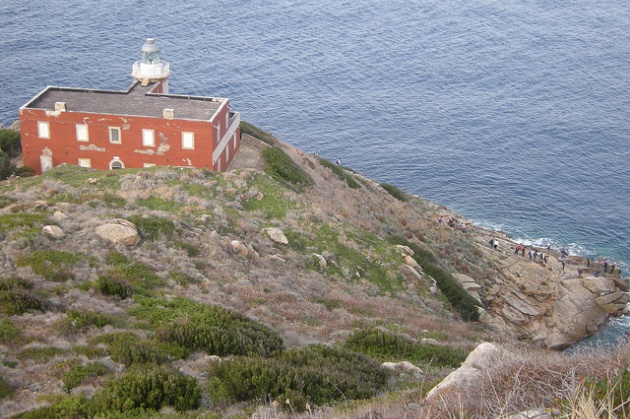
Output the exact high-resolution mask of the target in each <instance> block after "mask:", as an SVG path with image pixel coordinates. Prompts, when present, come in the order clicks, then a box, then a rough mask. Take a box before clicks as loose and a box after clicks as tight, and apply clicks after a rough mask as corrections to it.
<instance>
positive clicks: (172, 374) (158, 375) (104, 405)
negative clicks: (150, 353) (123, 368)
mask: <svg viewBox="0 0 630 419" xmlns="http://www.w3.org/2000/svg"><path fill="white" fill-rule="evenodd" d="M95 398H96V403H97V404H98V405H99V410H100V411H102V412H104V411H108V410H110V411H111V410H113V411H117V412H121V413H124V412H132V411H134V410H136V409H149V410H156V411H157V410H160V409H162V408H163V407H166V406H170V407H172V408H174V409H175V410H176V411H179V412H183V411H187V410H192V409H196V408H198V407H199V406H200V405H201V388H200V387H199V384H198V383H197V380H195V379H194V378H192V377H189V376H187V375H184V374H182V373H181V372H179V371H172V370H169V369H167V368H164V367H159V366H134V367H132V368H131V369H130V370H129V371H127V372H126V373H125V374H124V375H123V376H122V377H121V378H119V379H115V380H111V381H109V382H108V383H107V386H106V388H105V389H104V391H102V392H99V393H98V394H97V395H96V396H95Z"/></svg>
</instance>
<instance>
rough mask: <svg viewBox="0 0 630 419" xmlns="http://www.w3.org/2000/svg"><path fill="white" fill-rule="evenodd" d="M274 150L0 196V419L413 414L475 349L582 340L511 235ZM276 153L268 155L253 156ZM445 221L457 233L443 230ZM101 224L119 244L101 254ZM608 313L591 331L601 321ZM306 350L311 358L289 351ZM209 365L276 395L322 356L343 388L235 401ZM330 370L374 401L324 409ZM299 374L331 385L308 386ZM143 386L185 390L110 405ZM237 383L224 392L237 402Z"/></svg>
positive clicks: (1, 188) (255, 144)
mask: <svg viewBox="0 0 630 419" xmlns="http://www.w3.org/2000/svg"><path fill="white" fill-rule="evenodd" d="M266 141H267V142H266V143H265V142H260V141H259V140H256V139H254V138H248V139H247V140H246V141H244V143H243V144H244V145H243V150H242V152H241V156H239V159H238V160H237V161H236V163H235V164H234V165H233V167H232V168H231V171H229V172H226V173H215V172H208V171H203V170H199V169H192V168H161V167H155V168H148V169H137V170H118V171H112V172H99V171H93V170H90V169H85V168H79V167H74V166H60V167H57V168H55V169H53V170H51V171H49V172H47V173H45V174H44V175H42V176H38V177H33V178H24V179H12V180H9V181H5V182H3V183H2V184H1V185H0V239H1V242H0V243H2V249H3V251H2V254H0V299H1V300H0V302H1V303H2V306H1V307H2V315H3V318H2V319H1V323H0V344H1V346H0V356H1V357H2V365H0V378H1V380H0V389H2V388H4V389H6V394H7V395H8V396H7V397H4V398H3V399H2V401H1V402H0V403H1V404H0V409H1V412H2V414H3V416H8V415H11V414H16V413H19V412H26V411H34V412H36V411H37V410H34V409H36V408H39V409H40V410H39V411H40V412H45V413H50V414H55V415H58V414H59V412H61V411H65V410H63V409H70V411H72V409H75V410H74V411H75V412H82V413H79V414H78V415H79V416H80V415H81V414H84V415H91V414H94V412H101V413H102V412H103V411H114V412H120V414H122V415H126V414H129V412H134V414H139V415H145V414H147V412H148V411H153V410H152V409H158V410H159V409H160V408H161V409H167V413H168V412H170V414H174V413H173V410H172V409H175V410H176V411H180V412H183V411H189V410H191V409H192V411H193V412H206V413H208V412H214V413H215V414H218V415H225V414H226V412H229V411H230V409H232V410H234V409H236V410H234V411H240V412H244V414H248V415H250V414H251V413H252V412H253V411H254V410H255V409H256V406H259V405H266V406H267V407H268V409H276V408H277V405H276V404H274V403H271V401H273V399H274V398H275V399H276V400H282V401H284V399H285V398H287V399H291V400H293V402H292V403H293V404H291V403H288V405H285V406H284V411H286V412H295V411H299V410H302V411H303V410H309V411H310V409H314V408H315V406H317V407H318V408H320V409H321V408H323V406H325V405H333V406H334V405H335V403H336V402H337V401H340V400H347V399H369V398H372V397H375V396H376V395H378V394H385V393H387V392H393V394H397V392H398V391H400V389H402V388H407V389H411V391H406V392H403V393H404V394H407V395H406V396H405V397H409V400H415V399H419V398H421V397H422V394H424V392H425V391H426V390H427V389H428V388H430V387H431V386H432V384H435V383H437V382H438V381H439V380H441V379H442V378H443V377H444V376H445V375H446V374H448V373H449V372H450V371H452V369H453V368H454V367H457V366H458V365H459V364H460V363H461V361H463V359H464V357H465V355H466V354H467V353H468V352H469V351H471V350H472V349H473V348H474V347H476V346H477V345H478V344H479V343H481V342H483V341H489V340H492V341H505V342H512V341H513V339H514V338H515V337H520V338H523V337H524V338H525V339H526V340H528V339H531V340H535V341H538V342H539V343H540V344H542V345H543V346H553V345H554V344H557V345H558V346H566V345H567V344H568V343H571V342H570V341H571V340H573V341H575V340H577V339H579V337H581V336H584V335H585V334H588V333H592V330H590V329H588V330H584V331H578V332H575V331H574V330H572V329H571V328H570V327H567V328H566V329H567V330H564V331H562V333H561V336H560V337H558V336H557V333H558V332H557V330H558V327H554V326H553V325H551V326H550V322H549V321H547V320H548V319H549V318H554V317H553V316H555V314H554V313H555V311H556V310H555V309H554V304H555V302H556V301H558V300H559V298H558V295H559V294H558V292H559V291H558V289H559V288H560V286H559V285H557V286H556V285H553V284H554V283H556V282H557V283H558V284H560V279H562V275H564V274H563V273H562V272H563V271H561V270H560V269H559V268H558V266H559V265H558V263H559V262H558V260H556V259H555V257H554V258H553V259H552V261H548V262H547V264H545V265H544V266H543V265H542V264H535V263H532V262H529V261H528V260H527V258H522V257H521V258H519V257H518V256H514V255H512V254H511V253H512V250H511V246H512V243H511V242H510V241H509V240H508V238H506V237H502V236H499V235H497V234H495V233H491V232H487V231H483V230H480V229H477V228H475V227H473V226H471V225H470V223H468V222H467V221H466V220H464V219H462V217H460V216H458V215H457V214H453V213H451V212H450V211H448V209H446V208H444V207H440V206H438V205H436V204H434V203H431V202H429V201H426V200H424V199H422V198H419V197H414V196H409V195H407V194H405V193H404V192H402V191H399V190H397V189H396V188H395V187H392V186H391V185H379V184H378V183H376V182H374V181H372V180H370V179H367V178H364V177H362V176H360V175H358V174H356V173H354V172H352V171H350V170H346V169H342V168H340V167H336V166H334V165H332V164H330V163H329V162H327V161H325V160H322V159H319V158H317V157H316V156H313V155H308V154H305V153H303V152H302V151H300V150H297V149H295V148H293V147H291V146H289V145H287V144H284V143H282V142H280V141H278V140H277V139H273V138H271V139H269V138H266ZM271 145H273V146H274V147H273V148H274V149H277V150H282V151H283V152H280V155H279V156H280V157H278V156H276V157H267V159H265V158H263V157H262V156H261V154H264V152H262V150H264V149H266V148H267V147H271ZM282 156H288V157H289V159H290V161H292V162H294V163H295V164H296V167H294V168H293V169H291V170H294V171H293V172H290V171H289V172H287V171H283V170H284V169H286V167H287V166H283V164H284V163H282V162H281V163H278V164H279V166H277V167H276V170H274V168H273V167H270V166H273V164H270V161H271V162H273V161H275V160H274V159H279V160H280V161H283V160H282V158H283V157H282ZM270 159H271V160H270ZM263 169H266V170H267V172H268V173H267V172H265V171H264V170H263ZM269 173H271V175H270V174H269ZM440 217H443V218H444V220H446V219H448V218H454V219H455V218H456V219H457V220H456V221H455V224H454V226H455V228H452V227H449V226H448V225H443V224H446V222H444V223H440V222H439V218H440ZM460 221H461V222H462V223H463V224H462V225H461V227H462V228H460ZM103 225H106V226H107V228H109V229H110V230H115V231H118V232H120V231H122V230H131V233H130V234H129V235H127V236H126V238H124V239H123V238H121V237H117V238H116V237H110V238H105V233H103V229H104V228H103V227H102V226H103ZM44 226H48V227H46V228H45V229H44ZM112 226H113V227H112ZM136 231H137V236H134V233H135V232H136ZM489 237H493V238H496V239H497V240H500V243H501V247H500V250H498V249H493V248H491V247H490V246H489V245H488V243H487V241H488V238H489ZM120 240H122V241H120ZM117 241H118V242H117ZM125 243H127V244H125ZM576 263H578V262H576ZM534 265H535V266H534ZM532 272H538V274H536V275H534V274H532ZM552 275H556V276H552ZM566 279H568V278H566ZM608 279H609V281H611V282H612V285H611V284H610V283H608V282H607V283H606V285H605V286H602V285H601V284H599V283H598V284H594V282H593V284H592V287H595V288H597V290H596V291H597V292H598V296H601V295H603V294H602V292H604V294H605V295H613V294H614V295H616V296H617V297H618V298H617V300H613V299H611V298H608V299H607V300H606V304H608V305H609V307H608V308H609V310H608V312H616V310H618V309H619V306H621V301H622V300H623V295H626V294H624V293H623V290H621V289H620V288H619V287H618V286H621V287H623V284H622V281H617V282H615V281H614V280H615V279H617V278H615V277H614V276H610V277H609V278H608ZM460 283H462V284H464V286H466V287H467V288H468V289H469V290H470V291H471V293H472V295H473V296H475V297H476V298H478V300H479V301H477V300H475V298H473V297H472V296H471V294H467V293H463V292H462V290H463V288H461V285H460ZM511 283H512V284H513V286H509V284H511ZM600 288H601V289H600ZM515 289H516V290H517V292H514V290H515ZM626 291H627V289H626ZM515 296H516V297H515ZM530 297H531V298H533V299H534V300H535V301H536V304H534V303H532V302H531V301H530ZM515 300H518V301H516V302H515ZM584 300H585V301H586V300H589V298H588V296H587V297H584ZM591 300H592V299H591ZM589 301H590V300H589ZM626 301H627V299H626ZM482 303H483V304H482ZM615 304H617V305H615ZM477 305H479V306H481V305H484V306H485V307H486V311H484V310H479V311H478V309H477ZM603 305H605V304H604V303H602V304H599V305H597V306H596V307H595V308H592V310H595V311H596V309H597V307H600V306H603ZM514 307H517V308H519V310H517V311H515V310H514ZM531 307H536V308H535V309H532V308H531ZM480 313H481V320H482V321H481V322H479V321H477V319H478V318H479V315H480ZM523 313H525V315H524V314H523ZM565 313H566V312H565ZM601 313H604V317H603V318H600V317H601ZM605 313H606V312H605V311H601V310H600V311H597V313H595V314H593V313H591V314H593V315H592V316H591V317H593V318H596V319H597V321H598V322H600V323H601V321H603V319H604V318H605ZM525 317H527V318H525ZM464 320H469V321H464ZM471 321H472V322H471ZM541 324H542V325H541ZM593 324H594V323H593ZM597 324H599V323H597ZM543 326H544V327H543ZM545 327H547V328H548V329H549V330H551V332H549V333H548V331H547V329H545ZM563 327H564V326H563ZM589 327H591V328H592V325H591V326H589ZM543 329H545V330H543ZM553 333H556V335H553V338H551V340H548V339H547V337H548V336H550V335H551V334H553ZM567 336H569V338H567ZM554 342H555V343H554ZM550 343H552V344H550ZM318 345H325V347H328V348H334V350H335V351H338V352H334V353H328V352H326V349H324V348H325V347H321V346H318ZM304 348H314V349H312V350H313V351H314V352H313V353H310V355H308V353H307V355H300V354H301V352H300V351H301V350H303V349H304ZM308 350H311V349H308ZM355 354H356V355H355ZM359 354H362V355H361V356H365V355H367V356H369V358H365V359H364V358H356V357H357V356H359ZM216 356H218V357H220V358H221V359H227V358H229V357H247V359H248V360H247V361H243V362H244V364H243V365H245V366H242V367H239V368H243V370H247V371H250V374H253V373H252V372H251V371H258V373H256V374H254V375H255V376H261V374H262V375H264V374H263V373H261V372H260V371H261V370H260V369H261V368H262V369H263V370H264V371H267V372H266V373H265V374H267V373H268V374H271V372H269V371H274V372H273V374H279V375H277V376H274V377H275V378H273V380H272V379H271V378H270V379H269V380H270V381H274V382H280V381H282V380H283V379H281V378H279V377H282V374H283V373H280V372H278V371H285V372H286V370H287V368H289V367H288V366H286V365H292V367H291V368H293V367H294V366H295V365H297V364H296V362H297V361H296V359H303V358H304V357H311V358H315V359H319V357H321V358H322V359H325V360H327V361H325V362H324V361H322V362H324V364H327V363H328V364H329V365H330V366H333V370H336V372H335V371H328V372H326V374H329V375H324V376H323V377H324V378H322V377H320V378H321V380H322V384H321V388H323V389H324V390H319V387H317V388H311V387H309V386H310V385H311V384H309V383H315V382H318V380H319V379H320V378H313V377H314V376H309V377H311V378H309V379H308V380H307V379H306V378H300V379H299V380H298V379H297V378H295V376H296V375H297V376H300V377H301V375H300V374H302V372H300V373H297V372H293V373H291V374H294V375H293V378H291V380H290V381H291V383H288V382H285V383H284V384H283V387H282V388H275V387H273V388H270V387H264V388H262V389H261V388H259V387H257V386H256V385H254V384H252V390H251V392H250V393H248V394H236V393H237V391H236V390H235V387H231V384H230V383H229V379H228V378H226V377H227V376H230V375H231V376H235V374H236V373H235V372H234V371H227V370H226V371H224V370H222V369H221V368H229V367H226V366H225V365H237V363H236V361H232V364H230V363H227V364H226V363H225V362H220V361H217V359H218V358H216ZM261 357H262V358H261ZM237 359H241V358H237ZM243 359H244V358H243ZM261 359H262V360H264V361H262V360H261ZM340 359H345V360H346V361H344V362H346V363H349V365H353V367H352V368H351V371H353V372H354V373H356V374H354V375H357V376H356V377H354V379H355V380H358V381H363V382H366V383H369V386H368V387H369V388H363V387H362V385H360V384H358V383H355V382H354V381H352V380H351V379H350V378H347V377H346V378H339V380H340V381H343V382H344V383H345V382H346V381H347V382H348V387H347V388H346V389H345V390H344V392H343V393H344V394H341V395H340V394H336V395H333V394H332V393H334V392H335V391H333V390H330V389H327V387H326V386H327V384H326V381H328V382H331V380H332V379H331V378H330V377H333V376H334V374H336V373H337V372H341V371H345V370H344V367H341V366H339V365H342V364H338V362H341V361H339V360H340ZM372 359H377V360H379V361H402V360H411V361H412V362H414V363H415V364H416V365H417V366H419V367H420V368H422V370H423V371H422V373H421V375H418V374H416V375H414V374H412V373H409V374H403V375H401V376H398V375H395V376H392V375H388V374H387V373H385V372H382V371H381V368H380V367H378V366H374V368H375V369H374V370H373V371H372V370H370V371H366V372H365V374H367V375H366V376H365V377H368V376H369V377H372V378H370V379H367V378H365V377H364V376H361V375H358V374H359V373H358V372H357V371H359V370H360V369H361V368H359V367H358V366H359V365H364V366H365V368H368V366H370V365H371V362H372ZM239 362H240V361H239ZM247 362H249V363H251V364H247ZM261 362H262V363H263V364H260V363H261ZM309 362H310V361H309ZM269 363H271V364H269ZM285 363H288V364H285ZM156 365H157V366H156ZM217 365H222V366H217ZM238 365H240V364H238ZM246 365H254V367H252V368H253V369H252V370H248V369H247V368H249V367H246ZM278 365H281V367H278ZM300 365H302V364H300ZM309 365H310V364H309ZM155 368H157V370H156V369H155ZM275 368H279V369H278V370H276V369H275ZM310 368H314V370H313V371H312V372H311V374H315V372H314V371H317V370H325V368H323V367H322V366H321V365H320V366H319V367H313V366H309V367H306V366H303V368H302V370H304V369H309V371H310ZM370 368H372V367H370ZM291 371H293V370H291ZM181 373H183V374H181ZM134 374H135V375H134ZM169 374H170V375H169ZM177 374H180V375H177ZM222 374H223V375H222ZM273 374H272V375H273ZM380 374H383V376H382V377H381V375H380ZM350 375H353V374H350ZM139 377H140V378H139ZM146 377H157V378H155V379H153V381H151V382H154V383H155V382H168V383H170V382H173V383H178V384H174V385H175V388H183V389H187V390H186V393H185V394H182V395H180V396H178V397H180V399H178V400H179V401H177V400H170V399H169V398H168V397H166V394H167V393H168V391H167V390H166V389H161V390H159V391H158V390H156V389H153V391H155V392H157V393H156V394H164V397H163V398H160V397H157V399H156V401H155V403H154V404H149V403H148V402H146V401H145V402H141V401H137V400H135V401H134V400H126V401H125V403H122V402H121V404H116V403H115V402H112V401H111V400H116V399H117V397H118V398H120V397H121V394H123V393H128V392H132V390H130V388H128V387H124V385H123V384H124V383H127V382H131V383H134V384H129V385H131V386H132V387H133V385H137V386H139V387H142V388H144V387H143V385H144V384H141V382H143V381H142V380H144V379H145V378H146ZM190 377H192V378H193V379H194V380H193V381H194V382H189V381H186V380H187V379H188V378H190ZM249 377H251V376H249ZM317 377H319V375H317ZM372 379H373V380H374V381H371V380H372ZM125 380H127V381H125ZM134 380H135V381H134ZM147 380H149V379H148V378H147ZM156 380H157V381H156ZM242 380H244V381H241V383H240V384H238V383H237V384H235V385H236V386H237V387H239V386H245V384H243V382H248V381H247V380H246V379H245V378H242ZM296 380H297V381H300V380H303V381H300V382H301V383H302V384H299V385H298V384H295V381H296ZM149 381H150V380H149ZM340 381H336V383H337V384H336V385H335V387H337V390H339V388H338V387H339V386H341V384H339V382H340ZM147 385H148V384H147ZM294 385H296V386H297V387H295V388H294V387H293V386H294ZM313 385H314V384H313ZM344 388H345V387H344ZM124 389H127V390H124ZM309 389H310V390H309ZM339 392H340V391H339ZM339 392H338V393H339ZM0 393H2V391H0ZM320 393H321V394H320ZM315 394H318V396H316V395H315ZM68 395H70V396H68ZM353 395H354V396H353ZM340 396H342V397H340ZM82 397H87V398H92V399H93V400H95V401H94V402H93V403H92V404H90V402H87V401H86V400H87V399H84V398H82ZM401 397H402V396H401ZM158 399H159V400H158ZM107 400H109V401H107ZM182 400H192V402H191V403H190V404H187V403H184V402H182ZM237 402H240V403H243V402H246V404H245V405H243V404H240V405H237V404H236V403H237ZM63 403H66V404H73V407H72V408H70V407H67V406H66V407H63V406H65V405H64V404H63ZM143 403H144V404H143ZM97 404H98V406H97ZM60 406H62V407H63V408H62V407H60ZM235 406H239V407H238V409H237V408H236V407H235ZM344 408H346V409H347V408H348V406H347V405H346V406H345V407H344ZM41 409H49V410H41ZM55 409H56V410H55ZM60 409H61V410H60ZM90 409H93V410H90ZM98 409H101V410H98ZM138 409H139V410H138ZM168 409H171V410H168ZM278 409H279V408H278ZM274 411H275V410H274ZM125 412H127V413H125ZM321 412H326V410H320V414H321ZM328 412H329V413H328V414H329V417H334V416H335V415H336V414H334V413H330V411H328ZM276 414H277V412H276ZM188 415H190V413H189V414H188Z"/></svg>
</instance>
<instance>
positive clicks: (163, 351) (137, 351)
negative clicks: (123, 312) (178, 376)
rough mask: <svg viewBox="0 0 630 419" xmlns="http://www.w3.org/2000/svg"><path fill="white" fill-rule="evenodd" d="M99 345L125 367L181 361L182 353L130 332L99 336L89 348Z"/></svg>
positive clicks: (92, 341)
mask: <svg viewBox="0 0 630 419" xmlns="http://www.w3.org/2000/svg"><path fill="white" fill-rule="evenodd" d="M99 343H105V344H107V346H108V351H107V354H108V355H109V356H111V358H112V360H113V361H115V362H118V363H121V364H124V365H126V366H131V365H135V364H163V363H165V362H167V361H170V360H172V359H175V358H176V359H181V358H183V356H184V352H183V351H182V350H181V349H179V348H175V347H167V346H165V345H162V344H158V343H157V342H155V341H153V340H147V339H144V340H143V339H140V338H139V337H138V336H136V335H135V334H133V333H131V332H116V333H108V334H103V335H99V336H97V337H96V338H94V339H92V340H91V341H90V345H91V347H94V345H97V344H99Z"/></svg>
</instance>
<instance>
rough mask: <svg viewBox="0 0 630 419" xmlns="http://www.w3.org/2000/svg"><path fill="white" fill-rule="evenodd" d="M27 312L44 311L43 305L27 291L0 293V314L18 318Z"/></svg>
mask: <svg viewBox="0 0 630 419" xmlns="http://www.w3.org/2000/svg"><path fill="white" fill-rule="evenodd" d="M29 310H36V311H44V303H43V302H42V301H40V300H39V299H38V298H37V297H35V296H33V295H32V294H31V293H30V292H29V291H24V290H19V289H17V290H12V291H0V313H2V314H5V315H7V316H19V315H21V314H24V313H26V312H27V311H29Z"/></svg>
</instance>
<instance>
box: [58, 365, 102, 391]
mask: <svg viewBox="0 0 630 419" xmlns="http://www.w3.org/2000/svg"><path fill="white" fill-rule="evenodd" d="M108 372H109V370H108V369H107V367H106V366H105V365H104V364H102V363H100V362H90V363H89V364H86V365H74V366H72V367H71V368H70V371H68V372H67V373H65V374H64V375H63V378H62V379H61V381H62V382H63V386H64V389H65V390H66V391H70V390H72V389H73V388H75V387H77V386H79V385H80V384H81V382H82V381H83V380H85V379H86V378H88V377H98V376H100V375H105V374H107V373H108Z"/></svg>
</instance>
